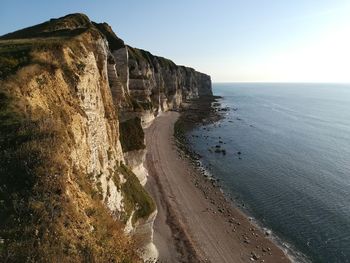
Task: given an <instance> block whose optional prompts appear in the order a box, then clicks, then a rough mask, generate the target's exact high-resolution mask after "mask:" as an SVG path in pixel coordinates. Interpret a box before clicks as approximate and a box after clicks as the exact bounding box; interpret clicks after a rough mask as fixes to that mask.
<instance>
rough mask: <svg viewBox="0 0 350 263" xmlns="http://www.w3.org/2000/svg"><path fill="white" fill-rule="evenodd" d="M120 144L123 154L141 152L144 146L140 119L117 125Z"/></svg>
mask: <svg viewBox="0 0 350 263" xmlns="http://www.w3.org/2000/svg"><path fill="white" fill-rule="evenodd" d="M119 132H120V143H121V145H122V148H123V152H128V151H134V150H141V149H144V148H145V147H146V146H145V143H144V141H145V134H144V132H143V129H142V126H141V119H140V118H139V117H135V118H133V119H129V120H127V121H124V122H121V123H120V124H119Z"/></svg>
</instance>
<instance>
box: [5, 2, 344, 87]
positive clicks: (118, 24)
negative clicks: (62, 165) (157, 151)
mask: <svg viewBox="0 0 350 263" xmlns="http://www.w3.org/2000/svg"><path fill="white" fill-rule="evenodd" d="M74 12H82V13H85V14H87V15H88V16H89V17H90V19H92V20H94V21H96V22H107V23H109V24H110V25H111V26H112V27H113V29H114V31H115V32H116V34H117V35H118V36H119V37H121V38H122V39H123V40H124V41H125V42H126V43H127V44H129V45H131V46H135V47H139V48H143V49H146V50H149V51H151V52H152V53H154V54H157V55H161V56H165V57H168V58H170V59H172V60H173V61H174V62H176V63H177V64H183V65H187V66H192V67H194V68H196V69H197V70H200V71H203V72H206V73H208V74H210V75H211V76H212V78H213V80H214V81H301V82H303V81H310V82H314V81H316V82H350V1H349V0H328V1H325V0H293V1H292V0H240V1H236V0H216V1H214V0H177V1H165V0H139V1H136V0H125V1H118V0H103V1H102V0H101V1H97V0H70V1H68V0H58V1H50V0H46V1H43V0H32V1H28V0H23V1H19V0H2V1H1V9H0V35H2V34H5V33H7V32H11V31H14V30H17V29H20V28H23V27H26V26H30V25H34V24H37V23H40V22H43V21H46V20H48V19H49V18H53V17H60V16H63V15H66V14H68V13H74Z"/></svg>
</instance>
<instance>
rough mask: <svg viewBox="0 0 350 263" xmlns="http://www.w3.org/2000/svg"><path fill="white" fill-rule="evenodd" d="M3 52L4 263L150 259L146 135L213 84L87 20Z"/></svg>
mask: <svg viewBox="0 0 350 263" xmlns="http://www.w3.org/2000/svg"><path fill="white" fill-rule="evenodd" d="M0 55H1V56H0V103H1V104H0V120H1V124H0V159H1V163H0V167H1V168H0V169H1V170H0V172H1V179H0V180H1V181H0V199H1V200H0V201H1V210H2V213H1V215H0V216H1V218H0V219H1V220H0V221H1V223H0V238H2V239H4V240H5V241H4V243H3V244H0V252H1V254H2V257H3V258H9V259H10V260H15V261H16V260H17V261H18V260H23V259H25V258H29V259H30V260H34V261H45V260H44V258H45V256H48V255H50V256H51V257H52V258H54V259H57V261H60V262H80V261H84V260H93V261H97V262H109V261H111V260H114V261H117V262H119V261H123V260H124V261H125V262H129V261H130V262H137V261H138V259H137V258H138V255H136V254H135V253H134V251H135V250H136V248H138V249H139V250H143V254H142V255H141V256H142V257H143V258H144V259H150V258H154V257H157V252H156V249H155V248H154V246H153V244H152V233H153V232H152V226H153V221H154V218H155V215H156V209H155V205H154V203H153V201H152V199H151V198H150V196H149V195H148V193H147V192H146V191H145V190H144V189H143V187H142V185H144V183H145V182H146V180H147V171H146V169H145V168H144V166H143V161H144V156H145V153H146V149H145V146H144V136H143V128H144V127H146V126H147V125H149V124H150V122H151V121H152V119H153V118H154V117H155V116H156V115H157V114H158V113H159V112H160V111H166V110H168V109H175V108H178V107H179V106H180V105H181V102H182V101H183V100H184V99H188V98H196V97H199V96H201V95H211V81H210V77H209V76H207V75H205V74H202V73H199V72H196V71H195V70H194V69H191V68H186V67H183V66H177V65H175V64H174V63H173V62H171V61H170V60H167V59H165V58H161V57H157V56H153V55H152V54H150V53H149V52H146V51H143V50H139V49H135V48H131V47H129V46H126V45H125V44H124V42H123V41H122V40H120V39H119V38H118V37H117V36H116V35H115V33H114V32H113V31H112V29H111V28H110V27H109V26H108V25H107V24H96V23H93V22H91V21H90V20H89V19H88V18H87V17H86V16H85V15H82V14H74V15H68V16H66V17H63V18H59V19H51V20H50V21H48V22H45V23H43V24H40V25H37V26H34V27H31V28H26V29H23V30H20V31H17V32H14V33H11V34H7V35H5V36H2V37H1V38H0ZM28 158H29V159H28ZM19 182H20V183H19ZM16 222H21V223H19V224H18V223H16ZM138 229H142V231H139V232H142V233H143V238H142V239H143V240H140V238H136V239H138V242H136V243H135V242H134V241H133V240H134V239H133V237H134V236H137V235H138ZM145 232H146V233H149V234H148V235H147V237H146V238H145V237H144V233H145ZM50 233H55V238H53V237H52V236H50ZM125 233H126V234H125ZM128 233H130V234H128ZM19 251H21V252H20V253H19ZM11 257H12V258H11ZM128 260H129V261H128Z"/></svg>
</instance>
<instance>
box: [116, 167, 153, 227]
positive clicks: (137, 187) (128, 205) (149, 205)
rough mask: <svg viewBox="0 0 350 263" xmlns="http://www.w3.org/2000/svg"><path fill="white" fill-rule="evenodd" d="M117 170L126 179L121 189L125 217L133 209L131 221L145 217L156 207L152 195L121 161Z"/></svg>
mask: <svg viewBox="0 0 350 263" xmlns="http://www.w3.org/2000/svg"><path fill="white" fill-rule="evenodd" d="M118 171H119V172H120V173H121V174H122V175H123V176H124V178H125V179H126V182H125V183H124V184H122V187H121V189H122V192H123V195H124V209H125V212H126V214H127V217H129V216H130V215H131V212H132V211H135V213H134V215H133V218H132V223H135V222H136V221H137V220H139V219H140V218H143V219H146V218H147V217H148V216H149V215H150V214H151V213H152V212H153V211H154V210H155V209H156V205H155V203H154V201H153V199H152V197H151V196H150V195H149V193H148V192H147V191H146V190H145V188H144V187H143V186H142V185H141V184H140V181H139V179H138V178H137V177H136V175H135V174H134V173H133V172H132V171H131V170H130V169H129V168H128V167H127V166H126V165H124V164H123V163H122V164H121V165H120V166H119V169H118Z"/></svg>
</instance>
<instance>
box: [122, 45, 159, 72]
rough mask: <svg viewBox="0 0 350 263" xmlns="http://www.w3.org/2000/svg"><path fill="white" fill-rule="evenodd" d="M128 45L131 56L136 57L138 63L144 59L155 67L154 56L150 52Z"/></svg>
mask: <svg viewBox="0 0 350 263" xmlns="http://www.w3.org/2000/svg"><path fill="white" fill-rule="evenodd" d="M127 47H128V51H129V57H130V58H133V59H135V60H136V61H137V63H138V64H140V62H141V61H143V60H144V61H146V62H148V63H149V64H150V65H151V66H152V67H153V58H154V56H153V55H152V54H151V53H150V52H148V51H146V50H143V49H138V48H133V47H130V46H127Z"/></svg>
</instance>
